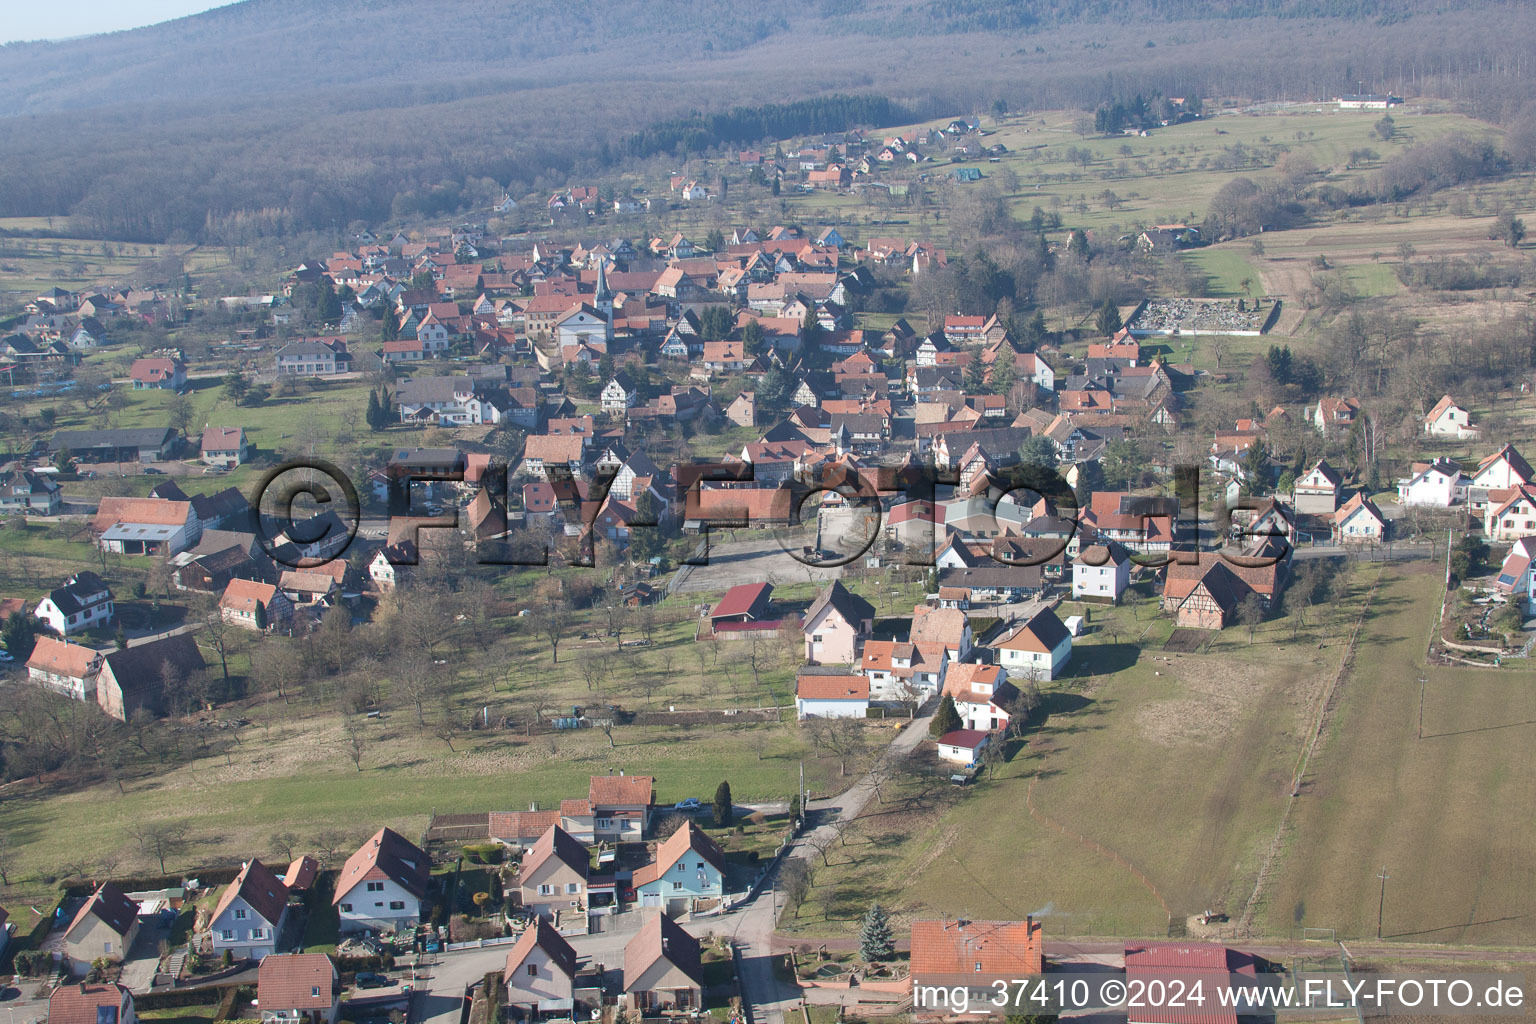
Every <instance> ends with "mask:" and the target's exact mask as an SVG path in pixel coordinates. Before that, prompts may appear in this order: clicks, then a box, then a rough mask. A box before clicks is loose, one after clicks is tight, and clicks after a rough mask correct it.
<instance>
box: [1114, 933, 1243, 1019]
mask: <svg viewBox="0 0 1536 1024" xmlns="http://www.w3.org/2000/svg"><path fill="white" fill-rule="evenodd" d="M1124 962H1125V980H1126V983H1127V984H1128V985H1133V986H1135V987H1136V988H1137V989H1139V990H1141V991H1157V990H1158V989H1160V988H1161V989H1164V990H1168V989H1171V988H1172V987H1173V986H1179V987H1180V989H1181V990H1186V991H1209V990H1211V988H1212V987H1213V986H1221V987H1223V988H1227V987H1230V988H1231V989H1232V990H1233V991H1232V996H1231V1001H1230V1003H1229V1002H1228V1000H1227V999H1222V1000H1219V1001H1217V1002H1216V1003H1214V1004H1213V1005H1212V1006H1210V1007H1209V1008H1207V1009H1206V1010H1204V1011H1203V1012H1201V1013H1199V1014H1194V1015H1190V1016H1196V1017H1198V1019H1199V1020H1200V1022H1201V1024H1238V1020H1239V1016H1238V1010H1237V1007H1240V1006H1243V1005H1245V1003H1244V1000H1245V999H1252V998H1253V997H1255V996H1256V995H1257V993H1255V992H1253V991H1251V990H1249V989H1250V987H1251V986H1253V985H1256V984H1257V980H1258V962H1257V960H1256V959H1255V958H1254V957H1253V956H1251V955H1249V954H1247V953H1241V952H1239V951H1237V950H1235V949H1228V948H1227V947H1225V946H1217V945H1211V944H1208V943H1201V942H1187V941H1182V940H1181V941H1179V942H1158V943H1138V944H1136V945H1128V946H1126V947H1125V961H1124ZM1244 990H1248V991H1244ZM1247 1005H1253V1003H1251V1002H1250V1003H1247ZM1170 1016H1179V1017H1183V1016H1185V1015H1183V1014H1170V1013H1168V1012H1167V1011H1166V1010H1154V1009H1149V1008H1145V1007H1131V1008H1130V1009H1129V1010H1128V1011H1127V1014H1126V1021H1127V1024H1169V1020H1168V1019H1169V1017H1170ZM1245 1016H1246V1015H1245Z"/></svg>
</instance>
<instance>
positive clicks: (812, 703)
mask: <svg viewBox="0 0 1536 1024" xmlns="http://www.w3.org/2000/svg"><path fill="white" fill-rule="evenodd" d="M868 710H869V677H868V676H866V675H864V674H863V673H861V672H857V671H854V670H852V669H846V668H841V667H838V666H824V665H807V666H805V667H804V668H802V669H801V670H800V671H799V673H798V674H797V675H796V678H795V714H796V716H797V717H799V718H802V719H805V718H863V717H864V716H865V713H866V712H867V711H868Z"/></svg>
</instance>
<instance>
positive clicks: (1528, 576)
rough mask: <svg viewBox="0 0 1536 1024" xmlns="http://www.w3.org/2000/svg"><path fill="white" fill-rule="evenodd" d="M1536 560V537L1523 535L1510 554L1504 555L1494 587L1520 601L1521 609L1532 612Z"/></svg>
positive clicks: (1534, 593) (1535, 595) (1511, 598)
mask: <svg viewBox="0 0 1536 1024" xmlns="http://www.w3.org/2000/svg"><path fill="white" fill-rule="evenodd" d="M1533 562H1536V537H1522V538H1520V539H1519V540H1517V541H1515V543H1514V545H1513V546H1512V547H1510V549H1509V554H1508V555H1505V556H1504V564H1503V565H1502V566H1500V567H1499V578H1498V579H1496V580H1494V583H1493V587H1494V589H1495V590H1497V591H1498V592H1499V593H1501V594H1504V595H1505V596H1506V597H1508V599H1509V600H1511V601H1519V602H1520V609H1521V611H1523V612H1525V613H1526V614H1530V611H1531V609H1532V608H1533V607H1536V572H1532V571H1531V568H1532V563H1533Z"/></svg>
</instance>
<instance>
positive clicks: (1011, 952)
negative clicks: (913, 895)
mask: <svg viewBox="0 0 1536 1024" xmlns="http://www.w3.org/2000/svg"><path fill="white" fill-rule="evenodd" d="M951 735H952V734H951ZM1043 933H1044V929H1043V927H1042V926H1041V925H1040V923H1039V922H1037V921H1034V920H1033V919H1030V918H1026V919H1025V920H1023V921H913V922H912V960H911V970H912V973H913V974H976V973H978V970H977V966H976V965H977V964H980V965H981V967H980V973H981V974H983V975H997V976H1002V977H1023V976H1026V975H1031V974H1039V973H1041V969H1042V963H1041V959H1042V958H1041V953H1042V950H1043V948H1044V945H1045V936H1044V934H1043Z"/></svg>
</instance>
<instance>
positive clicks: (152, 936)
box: [120, 921, 165, 995]
mask: <svg viewBox="0 0 1536 1024" xmlns="http://www.w3.org/2000/svg"><path fill="white" fill-rule="evenodd" d="M164 937H165V929H164V928H163V926H161V925H160V924H158V923H153V922H150V921H145V922H143V923H142V924H140V925H139V934H138V936H137V937H136V938H135V939H134V940H133V948H132V949H130V950H129V951H128V959H126V960H124V961H123V974H122V978H121V979H120V980H121V981H122V983H123V984H124V985H126V986H128V991H130V992H132V993H133V994H134V995H139V994H140V993H143V992H148V991H149V990H150V987H151V986H152V985H153V984H154V981H155V971H156V970H158V969H159V967H160V940H161V939H162V938H164Z"/></svg>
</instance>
